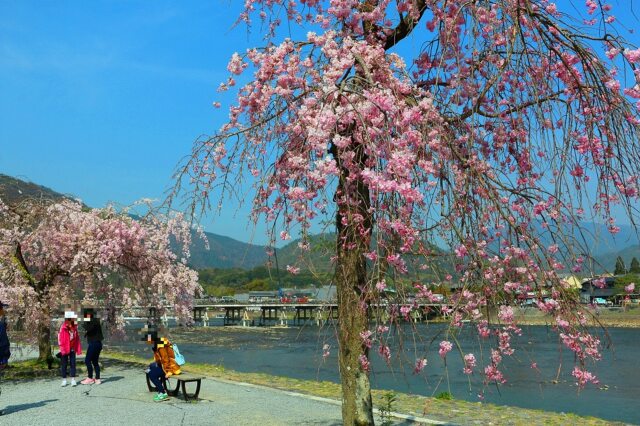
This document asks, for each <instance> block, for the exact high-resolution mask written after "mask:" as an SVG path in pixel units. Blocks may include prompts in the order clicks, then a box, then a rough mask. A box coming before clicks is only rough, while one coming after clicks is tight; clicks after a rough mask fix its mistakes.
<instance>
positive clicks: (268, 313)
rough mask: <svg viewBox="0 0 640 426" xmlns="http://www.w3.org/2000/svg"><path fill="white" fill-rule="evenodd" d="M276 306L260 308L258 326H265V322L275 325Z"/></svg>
mask: <svg viewBox="0 0 640 426" xmlns="http://www.w3.org/2000/svg"><path fill="white" fill-rule="evenodd" d="M279 310H280V308H279V307H278V306H262V315H261V316H260V325H263V326H264V325H267V321H272V322H273V324H275V323H276V322H277V321H278V311H279Z"/></svg>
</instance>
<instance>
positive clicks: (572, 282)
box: [561, 275, 585, 289]
mask: <svg viewBox="0 0 640 426" xmlns="http://www.w3.org/2000/svg"><path fill="white" fill-rule="evenodd" d="M561 279H562V280H563V281H565V282H566V283H567V284H569V287H570V288H577V289H582V283H583V282H584V281H585V280H583V279H580V278H578V277H577V276H575V275H567V276H565V277H561Z"/></svg>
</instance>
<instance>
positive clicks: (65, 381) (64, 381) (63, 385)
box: [60, 379, 67, 387]
mask: <svg viewBox="0 0 640 426" xmlns="http://www.w3.org/2000/svg"><path fill="white" fill-rule="evenodd" d="M65 386H67V379H62V384H61V385H60V387H65Z"/></svg>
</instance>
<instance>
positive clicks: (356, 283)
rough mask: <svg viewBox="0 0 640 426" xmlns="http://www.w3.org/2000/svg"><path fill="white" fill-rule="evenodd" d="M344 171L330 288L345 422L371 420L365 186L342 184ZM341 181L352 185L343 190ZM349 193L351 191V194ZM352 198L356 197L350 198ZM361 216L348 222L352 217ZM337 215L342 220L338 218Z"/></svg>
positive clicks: (368, 224) (368, 215) (368, 226)
mask: <svg viewBox="0 0 640 426" xmlns="http://www.w3.org/2000/svg"><path fill="white" fill-rule="evenodd" d="M347 176H348V172H347V171H346V170H344V169H342V173H341V178H340V182H339V184H338V189H337V193H336V197H341V196H343V195H344V194H345V193H350V194H352V195H351V197H349V198H352V201H350V202H348V206H344V205H343V206H341V207H340V208H338V213H337V217H336V219H337V223H336V227H337V233H338V241H337V255H338V258H337V264H336V288H337V296H338V322H339V326H338V342H339V346H340V348H339V357H338V363H339V366H340V381H341V383H342V420H343V423H344V424H345V425H373V424H374V421H373V406H372V401H371V386H370V383H369V372H368V371H367V370H365V369H364V368H363V366H362V363H361V357H363V359H364V360H367V362H368V348H367V347H366V346H365V345H363V341H362V338H361V337H360V333H361V332H362V331H365V330H366V329H367V326H368V318H367V308H366V306H365V304H364V301H365V299H366V296H365V294H366V293H365V291H366V290H365V289H366V286H367V263H366V260H365V257H364V254H365V253H366V252H367V251H368V250H369V241H370V235H371V232H370V230H371V213H370V212H369V211H368V209H369V190H368V188H366V187H365V186H364V185H363V184H362V183H353V182H352V183H347V179H346V178H347ZM345 185H353V186H352V187H350V188H349V189H347V188H346V187H345ZM354 193H355V194H354ZM354 200H356V201H354ZM356 214H357V215H361V217H364V218H365V219H364V220H363V221H362V222H359V224H357V225H354V221H353V216H354V215H356ZM343 219H345V220H344V222H343Z"/></svg>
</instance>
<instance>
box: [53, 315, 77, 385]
mask: <svg viewBox="0 0 640 426" xmlns="http://www.w3.org/2000/svg"><path fill="white" fill-rule="evenodd" d="M77 318H78V316H77V315H76V314H75V312H70V311H67V312H65V313H64V322H63V323H62V325H61V326H60V331H59V332H58V345H59V346H60V355H61V360H60V361H61V362H60V364H61V370H62V385H61V386H63V387H64V386H67V363H69V367H70V370H71V371H70V372H69V373H70V374H69V375H70V376H71V386H75V385H76V355H81V354H82V347H81V346H80V336H79V335H78V325H77V324H76V322H75V320H76V319H77Z"/></svg>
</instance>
